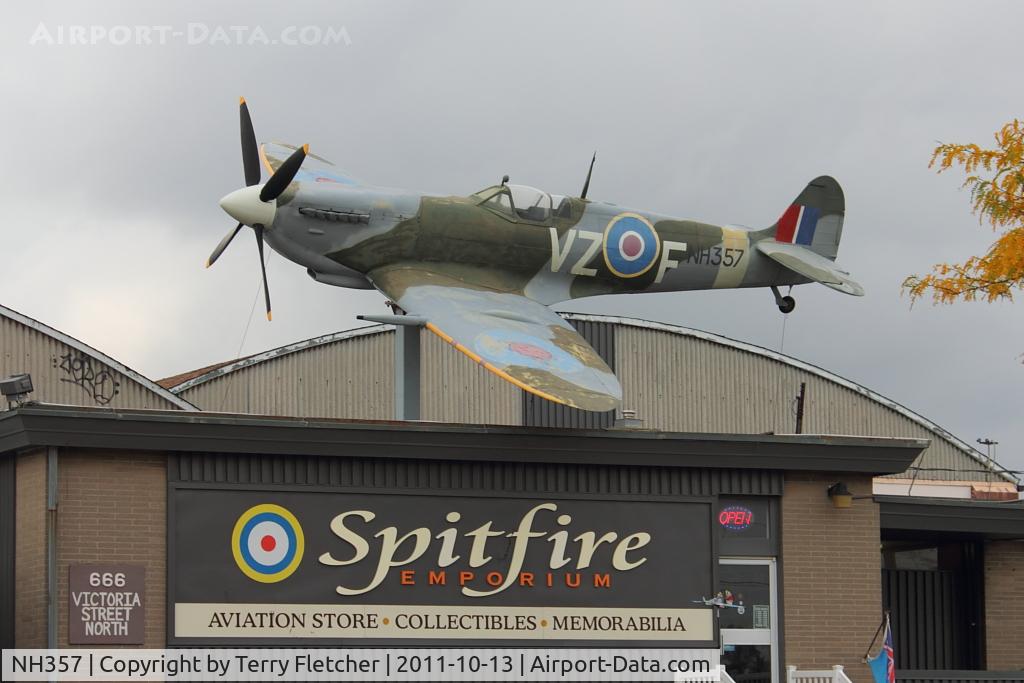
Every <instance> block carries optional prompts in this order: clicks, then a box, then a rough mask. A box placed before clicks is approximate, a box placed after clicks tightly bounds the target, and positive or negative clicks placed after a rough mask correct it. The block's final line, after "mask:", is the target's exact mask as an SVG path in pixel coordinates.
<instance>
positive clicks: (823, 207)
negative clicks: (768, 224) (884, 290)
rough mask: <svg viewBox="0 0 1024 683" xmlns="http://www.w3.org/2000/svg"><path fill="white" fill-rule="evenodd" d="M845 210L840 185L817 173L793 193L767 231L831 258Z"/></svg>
mask: <svg viewBox="0 0 1024 683" xmlns="http://www.w3.org/2000/svg"><path fill="white" fill-rule="evenodd" d="M845 210H846V200H845V199H844V198H843V188H841V187H840V186H839V183H838V182H836V180H835V178H832V177H830V176H819V177H817V178H815V179H814V180H812V181H811V182H809V183H808V184H807V187H805V188H804V190H803V192H801V193H800V194H799V195H797V198H796V199H794V200H793V203H792V204H790V205H789V207H788V208H787V209H786V210H785V211H784V212H783V213H782V216H780V217H779V220H778V221H776V222H775V225H773V226H772V228H771V229H770V231H769V232H771V234H773V235H774V237H775V240H776V241H777V242H783V243H789V244H799V245H801V246H804V247H807V248H808V249H810V250H811V251H813V252H815V253H816V254H820V255H821V256H824V257H825V258H827V259H830V260H833V261H834V260H835V258H836V255H837V254H838V253H839V239H840V238H841V237H842V234H843V214H844V213H845Z"/></svg>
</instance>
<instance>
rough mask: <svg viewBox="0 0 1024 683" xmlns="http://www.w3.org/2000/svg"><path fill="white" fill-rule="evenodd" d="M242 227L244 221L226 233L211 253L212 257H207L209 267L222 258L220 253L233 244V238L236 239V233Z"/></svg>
mask: <svg viewBox="0 0 1024 683" xmlns="http://www.w3.org/2000/svg"><path fill="white" fill-rule="evenodd" d="M241 229H242V223H239V224H238V225H236V226H235V229H234V230H232V231H231V232H229V233H228V234H226V235H224V239H222V240H221V241H220V244H218V245H217V248H216V249H214V250H213V253H212V254H210V258H208V259H206V267H207V268H209V267H210V266H212V265H213V264H214V263H216V262H217V259H219V258H220V255H221V254H223V253H224V250H225V249H227V248H228V245H229V244H231V240H233V239H235V235H237V234H238V231H239V230H241Z"/></svg>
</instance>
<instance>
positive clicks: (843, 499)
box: [828, 481, 853, 510]
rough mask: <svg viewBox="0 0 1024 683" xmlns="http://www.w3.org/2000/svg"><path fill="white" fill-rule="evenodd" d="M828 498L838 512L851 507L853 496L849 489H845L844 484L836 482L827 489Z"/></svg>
mask: <svg viewBox="0 0 1024 683" xmlns="http://www.w3.org/2000/svg"><path fill="white" fill-rule="evenodd" d="M828 497H829V499H830V500H831V501H832V505H833V506H834V507H835V508H836V509H839V510H842V509H844V508H848V507H850V506H851V505H853V494H852V493H850V489H848V488H846V484H845V483H844V482H841V481H837V482H836V483H834V484H832V485H831V486H829V487H828Z"/></svg>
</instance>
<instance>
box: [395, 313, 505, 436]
mask: <svg viewBox="0 0 1024 683" xmlns="http://www.w3.org/2000/svg"><path fill="white" fill-rule="evenodd" d="M420 340H421V343H422V352H423V355H422V366H421V376H422V382H423V394H422V396H423V398H422V406H421V408H420V411H421V412H420V414H421V415H422V417H423V419H424V420H437V421H440V422H460V423H466V424H494V425H518V424H521V419H522V418H521V415H520V412H521V411H520V400H521V399H520V395H521V394H522V393H523V391H522V390H521V389H518V388H516V387H515V386H513V385H511V384H509V383H508V382H506V381H505V380H503V379H500V378H498V377H497V376H495V375H494V374H493V373H491V372H489V371H488V370H486V369H484V368H482V367H480V366H479V365H477V364H476V363H474V362H473V360H472V359H470V358H469V356H467V355H465V354H463V353H459V352H458V351H456V350H455V349H453V348H452V347H451V346H449V345H448V344H447V343H445V342H444V340H442V339H441V338H440V337H438V336H437V335H436V334H434V333H433V332H429V331H427V330H423V331H422V332H420ZM389 417H391V416H389Z"/></svg>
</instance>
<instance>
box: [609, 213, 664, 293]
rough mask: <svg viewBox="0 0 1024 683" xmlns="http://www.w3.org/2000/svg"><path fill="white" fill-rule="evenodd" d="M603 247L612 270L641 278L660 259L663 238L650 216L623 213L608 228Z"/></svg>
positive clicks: (620, 274)
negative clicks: (652, 223) (648, 217)
mask: <svg viewBox="0 0 1024 683" xmlns="http://www.w3.org/2000/svg"><path fill="white" fill-rule="evenodd" d="M602 248H603V250H604V262H605V264H607V266H608V270H610V271H612V272H613V273H614V274H616V275H618V276H619V277H638V276H640V275H643V274H644V273H646V272H647V271H648V270H650V269H651V266H653V265H654V263H655V261H657V260H658V254H659V253H660V251H661V240H660V239H659V238H658V233H657V232H656V231H655V230H654V227H653V226H652V225H651V223H650V221H648V220H647V219H646V218H644V217H643V216H641V215H639V214H635V213H622V214H619V215H618V216H616V217H615V218H613V219H612V220H611V222H610V223H609V224H608V227H607V228H605V231H604V243H603V245H602Z"/></svg>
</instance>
